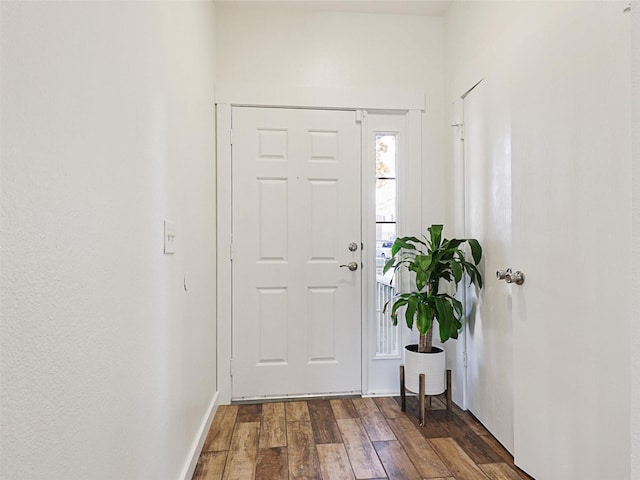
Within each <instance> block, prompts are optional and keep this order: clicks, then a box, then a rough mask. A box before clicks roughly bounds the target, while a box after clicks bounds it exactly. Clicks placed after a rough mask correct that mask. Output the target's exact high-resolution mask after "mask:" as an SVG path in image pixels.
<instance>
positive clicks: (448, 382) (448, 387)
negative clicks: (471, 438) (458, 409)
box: [447, 369, 451, 420]
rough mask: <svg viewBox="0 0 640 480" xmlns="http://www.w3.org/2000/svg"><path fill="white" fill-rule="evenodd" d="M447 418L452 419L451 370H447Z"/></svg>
mask: <svg viewBox="0 0 640 480" xmlns="http://www.w3.org/2000/svg"><path fill="white" fill-rule="evenodd" d="M447 420H451V370H450V369H448V370H447Z"/></svg>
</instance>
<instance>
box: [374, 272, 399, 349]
mask: <svg viewBox="0 0 640 480" xmlns="http://www.w3.org/2000/svg"><path fill="white" fill-rule="evenodd" d="M395 293H396V290H395V287H393V286H392V285H391V278H389V277H388V276H383V275H376V329H377V339H376V357H391V356H394V357H395V356H397V355H398V353H399V347H398V344H399V342H398V340H399V339H398V336H399V330H400V329H399V328H398V327H396V326H394V325H393V322H392V321H391V308H387V311H386V313H384V312H383V309H384V305H385V303H387V302H388V301H389V300H390V299H391V298H393V296H394V295H395Z"/></svg>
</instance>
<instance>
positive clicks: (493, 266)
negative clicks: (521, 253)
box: [463, 73, 513, 452]
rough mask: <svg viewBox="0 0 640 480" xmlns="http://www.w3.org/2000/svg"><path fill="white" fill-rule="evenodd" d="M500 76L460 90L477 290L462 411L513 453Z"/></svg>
mask: <svg viewBox="0 0 640 480" xmlns="http://www.w3.org/2000/svg"><path fill="white" fill-rule="evenodd" d="M506 85H507V84H506V78H505V75H503V74H500V73H495V74H492V75H490V76H488V77H487V78H485V79H484V80H483V81H482V82H480V83H479V84H478V85H476V87H475V88H474V89H473V90H471V91H470V92H469V93H467V94H466V96H465V97H464V100H463V108H464V132H463V136H464V171H465V182H464V183H465V223H466V225H465V235H466V236H467V237H469V238H476V239H478V240H479V241H480V244H481V245H482V247H483V252H484V255H483V257H484V260H483V263H482V265H481V271H482V273H483V279H484V288H483V290H482V291H481V294H480V295H479V298H476V296H475V293H476V290H475V289H470V291H469V292H468V294H467V295H468V296H469V297H471V298H468V300H470V301H469V302H468V304H469V305H472V306H473V308H472V309H470V310H469V312H468V315H467V323H466V329H467V335H466V339H467V340H466V342H467V343H466V347H467V370H466V374H467V408H468V409H469V410H470V411H471V412H472V413H473V414H474V415H475V416H476V417H477V418H478V419H479V420H480V421H481V422H482V423H483V424H484V425H485V426H486V427H487V429H488V430H489V431H490V432H491V433H492V434H493V435H494V436H495V437H496V438H497V439H498V440H499V441H500V443H502V445H504V447H505V448H506V449H507V450H509V451H510V452H513V340H512V324H511V288H512V287H511V286H508V285H506V284H504V283H503V282H499V281H498V280H497V279H496V275H495V272H496V271H497V270H504V269H506V268H508V267H509V266H510V264H511V139H510V135H509V132H510V119H509V110H508V104H507V100H508V96H506V95H505V94H504V92H505V91H506V88H505V87H506Z"/></svg>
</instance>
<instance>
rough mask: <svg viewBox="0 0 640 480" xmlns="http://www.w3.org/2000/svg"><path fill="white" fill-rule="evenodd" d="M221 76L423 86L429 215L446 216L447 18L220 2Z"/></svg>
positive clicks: (432, 218) (285, 82)
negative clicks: (444, 48) (444, 24)
mask: <svg viewBox="0 0 640 480" xmlns="http://www.w3.org/2000/svg"><path fill="white" fill-rule="evenodd" d="M216 21H217V28H216V45H218V50H217V65H218V68H217V77H216V80H217V82H221V83H231V82H245V83H256V82H257V83H264V84H273V85H281V86H282V87H283V88H284V87H286V86H305V87H320V88H325V87H340V88H377V89H383V88H393V89H421V90H424V91H425V94H426V113H425V115H424V117H423V142H424V143H423V152H424V153H423V165H424V166H425V167H426V168H423V176H424V185H425V187H426V188H425V192H424V194H423V205H422V207H423V208H422V210H423V219H424V220H423V221H424V224H425V225H430V224H431V223H437V222H440V221H442V214H441V212H442V211H443V210H444V206H445V203H444V184H443V182H442V175H443V172H444V166H443V163H442V161H443V141H442V135H443V131H444V129H443V125H442V115H443V89H444V85H443V70H442V69H443V58H442V18H441V17H427V16H405V15H388V14H361V13H343V12H326V11H312V10H306V9H305V10H293V9H291V10H286V9H285V10H273V9H260V8H253V9H250V8H238V7H227V6H225V7H219V8H218V10H217V14H216Z"/></svg>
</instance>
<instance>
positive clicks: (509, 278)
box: [504, 271, 524, 285]
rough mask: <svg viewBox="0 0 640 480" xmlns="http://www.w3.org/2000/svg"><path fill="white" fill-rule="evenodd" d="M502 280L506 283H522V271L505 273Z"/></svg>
mask: <svg viewBox="0 0 640 480" xmlns="http://www.w3.org/2000/svg"><path fill="white" fill-rule="evenodd" d="M504 281H505V282H507V283H515V284H516V285H522V284H523V283H524V273H522V272H520V271H517V272H509V273H507V274H506V275H505V278H504Z"/></svg>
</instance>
